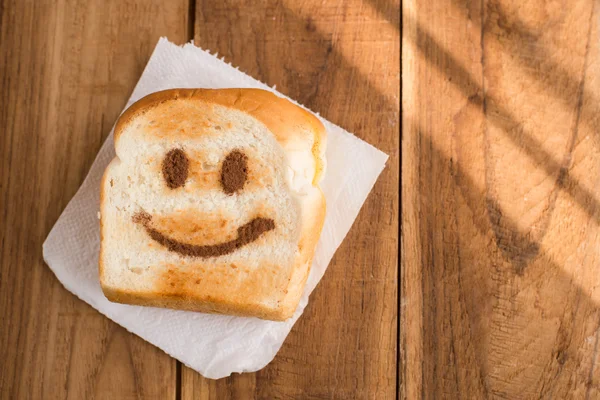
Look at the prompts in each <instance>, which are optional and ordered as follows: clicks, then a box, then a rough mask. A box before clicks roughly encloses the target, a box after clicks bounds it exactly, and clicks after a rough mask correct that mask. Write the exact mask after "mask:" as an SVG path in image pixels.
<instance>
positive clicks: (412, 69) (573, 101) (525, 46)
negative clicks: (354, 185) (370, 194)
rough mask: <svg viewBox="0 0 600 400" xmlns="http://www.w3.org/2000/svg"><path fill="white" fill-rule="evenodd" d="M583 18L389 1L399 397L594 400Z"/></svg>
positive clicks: (596, 142) (563, 5)
mask: <svg viewBox="0 0 600 400" xmlns="http://www.w3.org/2000/svg"><path fill="white" fill-rule="evenodd" d="M599 12H600V4H599V2H598V1H587V0H574V1H570V2H568V3H567V2H562V1H546V2H540V1H532V0H531V1H517V0H483V1H481V0H441V1H436V2H419V1H416V0H406V1H404V4H403V47H402V48H403V56H402V60H403V61H402V68H403V80H402V82H403V95H402V99H403V100H402V111H403V114H402V115H403V119H402V124H403V125H402V131H403V135H402V154H403V159H402V238H401V254H402V261H401V265H402V267H401V271H402V273H401V288H400V291H401V310H400V314H401V326H402V329H401V331H400V353H401V357H400V361H399V362H400V367H401V369H400V375H399V379H400V385H399V388H400V390H399V395H400V397H401V398H406V399H413V398H426V399H442V398H450V399H455V398H477V399H483V398H506V399H534V398H535V399H537V398H556V399H568V398H573V399H584V398H587V399H594V398H598V397H599V396H600V371H599V368H598V366H597V363H598V348H599V346H598V341H599V340H598V339H599V332H600V330H599V329H600V326H599V323H600V313H599V312H598V305H599V304H600V291H599V290H600V263H599V262H600V230H599V216H600V214H599V211H600V210H599V207H598V204H599V199H600V186H599V178H600V164H599V163H598V159H599V158H598V157H599V156H600V139H599V136H598V126H600V125H599V123H600V121H599V118H600V113H599V112H598V111H599V110H598V109H597V108H598V104H599V99H600V69H599V65H598V62H599V61H600V48H599V45H600V42H599V41H598V37H599V36H598V34H599V33H600V32H599V31H598V21H599V19H598V17H599V15H598V13H599Z"/></svg>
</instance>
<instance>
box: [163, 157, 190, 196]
mask: <svg viewBox="0 0 600 400" xmlns="http://www.w3.org/2000/svg"><path fill="white" fill-rule="evenodd" d="M189 167H190V160H188V158H187V156H186V155H185V153H184V152H183V150H181V149H173V150H171V151H169V152H168V153H167V155H166V156H165V158H164V160H163V162H162V173H163V178H164V179H165V182H166V183H167V186H168V187H169V188H171V189H177V188H178V187H180V186H183V185H184V184H185V180H186V179H187V176H188V170H189Z"/></svg>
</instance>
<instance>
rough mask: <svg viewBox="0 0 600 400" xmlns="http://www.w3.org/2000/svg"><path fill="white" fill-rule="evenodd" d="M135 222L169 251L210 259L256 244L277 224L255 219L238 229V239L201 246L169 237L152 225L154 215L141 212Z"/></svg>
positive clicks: (135, 215)
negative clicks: (255, 242) (256, 241)
mask: <svg viewBox="0 0 600 400" xmlns="http://www.w3.org/2000/svg"><path fill="white" fill-rule="evenodd" d="M132 220H133V222H135V223H138V224H141V225H142V226H143V227H144V229H145V230H146V232H147V233H148V236H150V237H151V238H152V240H154V241H155V242H157V243H158V244H160V245H161V246H164V247H166V248H167V249H168V250H169V251H172V252H175V253H178V254H181V255H183V256H187V257H200V258H210V257H219V256H223V255H225V254H229V253H233V252H234V251H236V250H237V249H239V248H241V247H243V246H245V245H247V244H249V243H252V242H254V241H255V240H257V239H258V238H259V237H260V236H261V235H262V234H264V233H266V232H269V231H271V230H273V229H275V222H274V221H273V220H272V219H270V218H262V217H258V218H254V219H252V220H251V221H250V222H248V223H246V224H244V225H242V226H240V227H239V228H238V229H237V238H235V239H233V240H230V241H227V242H223V243H219V244H213V245H205V246H199V245H195V244H190V243H183V242H180V241H179V240H176V239H173V238H170V237H168V236H167V235H165V234H163V233H162V232H160V231H159V230H157V229H155V228H153V227H152V225H151V221H152V215H150V214H148V213H147V212H144V211H141V212H138V213H136V214H134V216H133V218H132Z"/></svg>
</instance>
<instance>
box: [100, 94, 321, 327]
mask: <svg viewBox="0 0 600 400" xmlns="http://www.w3.org/2000/svg"><path fill="white" fill-rule="evenodd" d="M114 141H115V150H116V157H115V159H114V160H113V161H112V162H111V163H110V165H109V166H108V167H107V169H106V172H105V175H104V178H103V182H102V188H101V236H102V241H101V252H100V282H101V284H102V288H103V291H104V293H105V295H106V297H107V298H108V299H109V300H111V301H115V302H121V303H129V304H139V305H149V306H159V307H169V308H175V309H184V310H195V311H202V312H216V313H225V314H233V315H244V316H255V317H260V318H266V319H273V320H282V319H287V318H289V317H290V316H291V315H292V314H293V312H294V310H295V308H296V306H297V304H298V301H299V298H300V295H301V293H302V290H303V288H304V284H305V281H306V278H307V276H308V272H309V269H310V264H311V263H312V257H313V254H314V251H315V247H316V243H317V240H318V237H319V235H320V231H321V228H322V225H323V220H324V216H325V201H324V197H323V194H322V192H321V190H320V188H319V182H320V180H321V178H322V176H323V173H324V169H325V159H324V150H325V130H324V127H323V125H322V124H321V122H320V121H319V120H318V119H317V118H316V117H315V116H313V115H312V114H310V113H308V112H306V111H305V110H303V109H302V108H300V107H297V106H295V105H293V104H292V103H290V102H288V101H287V100H285V99H282V98H279V97H277V96H275V95H274V94H272V93H270V92H267V91H262V90H256V89H224V90H206V89H201V90H200V89H195V90H192V89H178V90H169V91H164V92H158V93H154V94H152V95H149V96H147V97H145V98H143V99H141V100H140V101H138V102H137V103H135V104H134V105H132V106H131V107H130V108H129V109H128V110H127V111H126V112H125V113H124V114H123V115H122V116H121V117H120V119H119V121H118V122H117V125H116V127H115V134H114Z"/></svg>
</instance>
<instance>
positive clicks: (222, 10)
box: [182, 0, 400, 399]
mask: <svg viewBox="0 0 600 400" xmlns="http://www.w3.org/2000/svg"><path fill="white" fill-rule="evenodd" d="M195 8H196V10H195V11H196V20H195V35H194V41H195V43H196V44H197V45H198V46H201V47H203V48H205V49H207V50H210V51H211V52H213V53H214V52H218V53H219V56H224V57H225V60H226V61H228V62H231V63H232V64H233V65H236V66H239V67H240V69H241V70H242V71H244V72H246V73H248V74H250V75H251V76H253V77H255V78H257V79H259V80H262V81H263V82H265V83H267V84H269V85H277V89H278V90H279V91H281V92H282V93H284V94H286V95H289V96H290V97H292V98H294V99H297V100H298V101H299V102H300V103H302V104H305V105H306V106H307V107H309V108H310V109H312V110H314V111H318V112H320V113H321V115H323V116H324V117H325V118H327V119H329V120H330V121H332V122H334V123H336V124H339V125H341V126H342V127H344V128H346V129H348V130H349V131H351V132H354V133H356V134H357V135H358V136H359V137H361V138H363V139H365V140H367V141H368V142H370V143H372V144H373V145H375V146H377V147H378V148H380V149H382V150H383V151H385V152H386V153H388V154H390V160H389V161H388V166H387V168H386V170H385V171H384V172H383V174H382V175H381V177H380V178H379V180H378V182H377V184H376V185H375V187H374V189H373V191H372V192H371V194H370V195H369V198H368V200H367V202H366V203H365V205H364V207H363V209H362V211H361V213H360V215H359V218H358V219H357V221H356V222H355V224H354V227H353V228H352V230H351V231H350V233H349V235H348V236H347V238H346V239H345V241H344V243H343V244H342V246H341V247H340V249H339V250H338V252H337V254H336V256H335V257H334V259H333V261H332V263H331V265H330V266H329V269H328V271H327V273H326V274H325V277H324V278H323V280H322V281H321V283H320V284H319V286H318V287H317V289H316V290H315V292H314V293H313V295H312V296H311V301H310V303H309V306H308V307H307V309H306V311H305V313H304V315H303V316H302V318H301V319H300V320H299V321H298V323H297V324H296V326H295V327H294V328H293V330H292V332H291V334H290V335H289V336H288V338H287V340H286V342H285V343H284V345H283V347H282V349H281V350H280V351H279V353H278V355H277V356H276V358H275V360H274V361H273V362H272V363H271V364H269V365H268V366H267V367H266V368H265V369H264V370H262V371H260V372H258V373H254V374H242V375H237V374H236V375H234V376H232V377H229V378H225V379H222V380H218V381H209V380H205V379H203V378H202V377H201V376H200V375H198V374H197V373H196V372H194V371H192V370H190V369H187V368H183V371H182V399H254V398H258V399H284V398H285V399H293V398H294V399H296V398H298V399H348V398H353V399H367V398H368V399H389V398H395V397H396V354H397V350H396V343H397V328H396V326H397V317H396V315H397V314H396V312H397V277H398V273H397V271H398V270H397V266H398V263H397V249H398V207H399V205H398V191H397V185H398V179H399V137H398V129H399V94H400V93H399V92H400V76H399V67H400V66H399V59H400V54H399V44H400V29H399V13H400V4H399V1H398V0H396V1H382V0H371V1H367V2H361V1H358V0H351V1H342V0H336V1H329V2H321V1H316V0H305V1H284V2H277V1H262V2H254V1H225V2H214V1H200V0H199V1H197V2H196V6H195ZM349 173H351V171H350V172H349Z"/></svg>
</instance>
